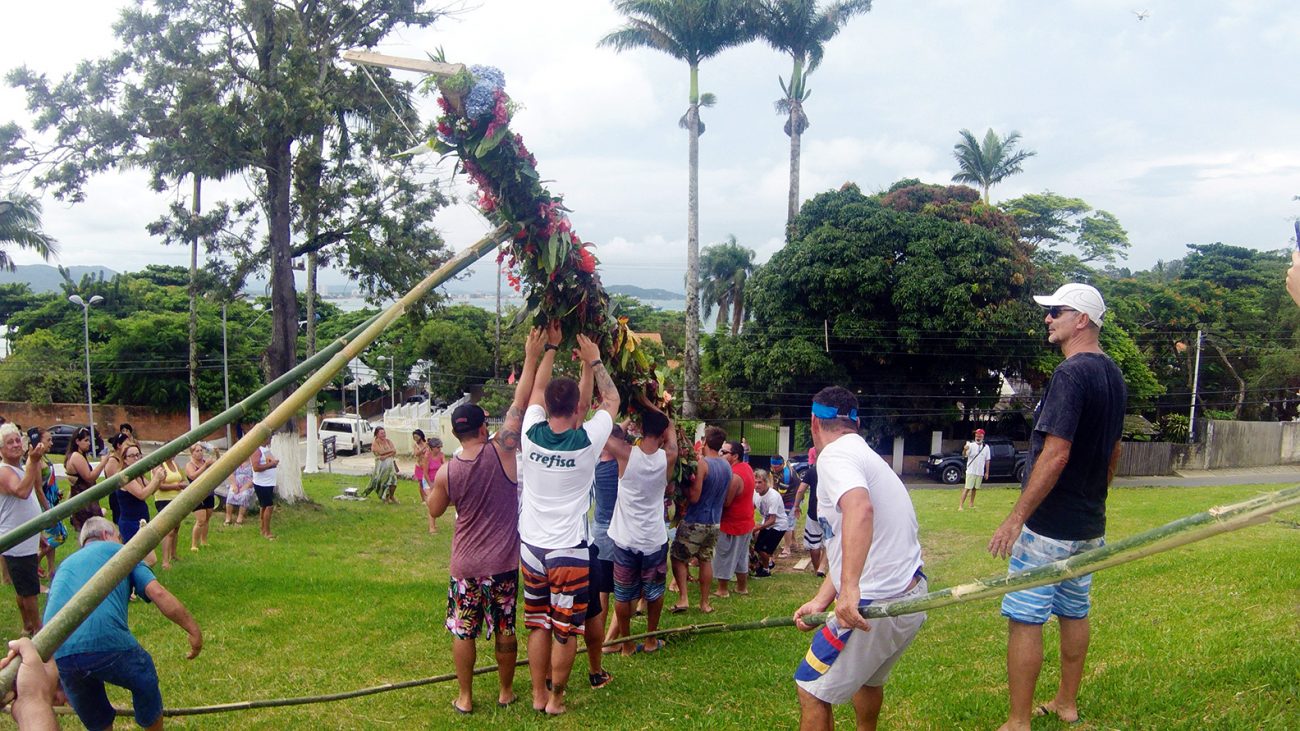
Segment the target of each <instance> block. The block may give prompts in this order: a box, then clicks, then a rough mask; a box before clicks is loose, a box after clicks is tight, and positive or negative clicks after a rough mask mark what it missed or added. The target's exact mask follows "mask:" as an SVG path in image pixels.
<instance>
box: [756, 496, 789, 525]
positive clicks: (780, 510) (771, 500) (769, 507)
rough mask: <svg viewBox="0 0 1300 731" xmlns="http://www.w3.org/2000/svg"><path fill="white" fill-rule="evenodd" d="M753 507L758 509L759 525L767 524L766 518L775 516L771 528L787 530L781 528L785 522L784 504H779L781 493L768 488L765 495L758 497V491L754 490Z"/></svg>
mask: <svg viewBox="0 0 1300 731" xmlns="http://www.w3.org/2000/svg"><path fill="white" fill-rule="evenodd" d="M754 507H755V508H757V509H758V518H759V519H758V524H759V525H762V524H763V523H765V522H767V516H769V515H775V516H776V522H775V523H773V524H772V526H771V527H772V528H773V529H774V530H788V529H787V528H782V527H781V525H782V523H783V522H784V521H785V503H783V502H781V493H779V492H777V491H776V490H775V489H771V488H769V489H768V491H767V494H766V495H759V494H758V490H755V491H754Z"/></svg>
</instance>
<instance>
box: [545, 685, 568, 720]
mask: <svg viewBox="0 0 1300 731" xmlns="http://www.w3.org/2000/svg"><path fill="white" fill-rule="evenodd" d="M567 710H569V709H567V708H565V707H564V691H563V690H560V689H558V688H556V689H554V690H552V691H551V698H550V700H549V701H548V702H547V703H546V715H548V716H562V715H564V712H565V711H567Z"/></svg>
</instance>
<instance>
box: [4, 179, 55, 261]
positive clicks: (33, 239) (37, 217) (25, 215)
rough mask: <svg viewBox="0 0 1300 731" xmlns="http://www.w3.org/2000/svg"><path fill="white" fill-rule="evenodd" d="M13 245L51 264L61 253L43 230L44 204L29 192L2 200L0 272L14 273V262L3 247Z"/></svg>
mask: <svg viewBox="0 0 1300 731" xmlns="http://www.w3.org/2000/svg"><path fill="white" fill-rule="evenodd" d="M10 244H13V245H15V246H17V247H18V248H20V249H30V250H32V251H35V252H36V253H37V254H40V256H41V258H42V259H44V260H45V261H49V260H50V257H52V256H55V255H56V254H58V253H59V247H58V245H57V244H55V242H54V238H53V237H51V236H49V235H48V234H46V233H45V232H44V231H42V230H41V202H40V201H39V200H37V199H36V197H35V196H32V195H29V194H26V193H14V194H13V195H11V196H10V197H9V198H8V199H7V200H0V269H3V270H4V271H8V272H12V271H13V270H14V261H13V259H12V258H10V256H9V254H8V253H7V252H6V251H5V250H4V248H3V247H5V246H8V245H10Z"/></svg>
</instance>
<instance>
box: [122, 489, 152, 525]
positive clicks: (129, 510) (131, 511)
mask: <svg viewBox="0 0 1300 731" xmlns="http://www.w3.org/2000/svg"><path fill="white" fill-rule="evenodd" d="M141 518H143V519H145V520H148V519H149V503H146V502H145V501H143V500H141V499H140V498H138V497H136V496H135V495H132V494H131V493H129V492H127V491H126V490H118V491H117V524H118V527H119V528H121V526H122V524H123V523H125V522H126V521H131V522H139V521H140V519H141Z"/></svg>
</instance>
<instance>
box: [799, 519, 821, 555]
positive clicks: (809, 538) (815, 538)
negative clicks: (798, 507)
mask: <svg viewBox="0 0 1300 731" xmlns="http://www.w3.org/2000/svg"><path fill="white" fill-rule="evenodd" d="M803 547H804V548H806V549H808V550H809V551H816V550H818V549H820V548H821V547H822V524H821V521H819V520H805V521H804V523H803Z"/></svg>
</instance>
